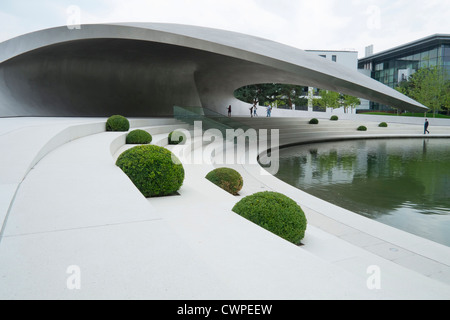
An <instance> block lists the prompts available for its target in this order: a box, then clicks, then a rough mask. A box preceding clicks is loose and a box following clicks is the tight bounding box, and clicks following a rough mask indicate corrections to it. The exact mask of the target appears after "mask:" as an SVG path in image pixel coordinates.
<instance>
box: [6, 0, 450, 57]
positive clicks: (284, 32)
mask: <svg viewBox="0 0 450 320" xmlns="http://www.w3.org/2000/svg"><path fill="white" fill-rule="evenodd" d="M73 22H81V24H86V23H106V22H166V23H180V24H190V25H198V26H204V27H211V28H219V29H224V30H230V31H237V32H242V33H246V34H250V35H254V36H259V37H263V38H267V39H270V40H273V41H277V42H281V43H284V44H287V45H291V46H294V47H297V48H300V49H304V50H308V49H316V50H344V49H345V50H347V49H351V50H356V51H358V52H359V56H360V57H363V56H364V53H365V47H366V46H368V45H371V44H373V45H374V51H375V52H379V51H383V50H386V49H389V48H392V47H395V46H398V45H401V44H404V43H407V42H410V41H413V40H416V39H420V38H423V37H426V36H429V35H432V34H435V33H446V34H450V0H127V1H123V0H39V1H36V0H0V42H2V41H5V40H8V39H10V38H12V37H15V36H18V35H21V34H24V33H28V32H32V31H37V30H41V29H45V28H50V27H57V26H65V25H67V24H68V23H69V24H72V23H73Z"/></svg>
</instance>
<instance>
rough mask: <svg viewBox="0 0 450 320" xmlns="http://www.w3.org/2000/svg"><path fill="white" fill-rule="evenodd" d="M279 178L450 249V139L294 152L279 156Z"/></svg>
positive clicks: (342, 145) (327, 146) (364, 142)
mask: <svg viewBox="0 0 450 320" xmlns="http://www.w3.org/2000/svg"><path fill="white" fill-rule="evenodd" d="M276 176H277V177H278V178H279V179H281V180H283V181H285V182H287V183H289V184H291V185H293V186H295V187H297V188H299V189H302V190H304V191H306V192H308V193H310V194H312V195H314V196H317V197H319V198H322V199H324V200H326V201H328V202H331V203H334V204H336V205H338V206H341V207H343V208H346V209H348V210H351V211H354V212H357V213H359V214H361V215H364V216H367V217H370V218H372V219H376V220H378V221H380V222H383V223H385V224H388V225H391V226H394V227H397V228H399V229H402V230H405V231H408V232H411V233H414V234H417V235H419V236H422V237H425V238H428V239H431V240H433V241H436V242H440V243H442V244H445V245H447V246H450V139H394V140H357V141H342V142H333V143H320V144H314V145H303V146H297V147H290V148H286V149H283V150H281V151H280V170H279V172H278V173H277V174H276Z"/></svg>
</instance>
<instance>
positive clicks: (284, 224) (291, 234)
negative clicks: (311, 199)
mask: <svg viewBox="0 0 450 320" xmlns="http://www.w3.org/2000/svg"><path fill="white" fill-rule="evenodd" d="M233 211H234V212H235V213H237V214H239V215H241V216H242V217H244V218H246V219H248V220H250V221H252V222H253V223H255V224H257V225H259V226H261V227H262V228H264V229H266V230H269V231H270V232H272V233H274V234H276V235H278V236H280V237H281V238H283V239H285V240H287V241H290V242H292V243H294V244H296V245H298V244H300V241H301V240H302V239H303V238H304V236H305V231H306V226H307V220H306V216H305V214H304V212H303V210H302V208H301V207H300V206H299V205H298V204H297V203H296V202H295V201H294V200H292V199H290V198H289V197H287V196H285V195H283V194H280V193H277V192H269V191H265V192H259V193H255V194H253V195H251V196H248V197H245V198H244V199H242V200H241V201H239V202H238V203H237V204H236V205H235V206H234V208H233Z"/></svg>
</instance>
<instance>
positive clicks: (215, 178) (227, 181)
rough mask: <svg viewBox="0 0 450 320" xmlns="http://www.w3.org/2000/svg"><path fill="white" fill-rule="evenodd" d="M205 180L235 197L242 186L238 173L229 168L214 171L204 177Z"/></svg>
mask: <svg viewBox="0 0 450 320" xmlns="http://www.w3.org/2000/svg"><path fill="white" fill-rule="evenodd" d="M206 179H208V180H209V181H211V182H212V183H214V184H215V185H217V186H219V187H220V188H222V189H223V190H225V191H227V192H229V193H231V194H232V195H237V194H238V192H239V191H241V189H242V187H243V185H244V180H243V179H242V176H241V175H240V173H239V172H237V171H236V170H234V169H231V168H218V169H215V170H213V171H211V172H210V173H208V174H207V175H206Z"/></svg>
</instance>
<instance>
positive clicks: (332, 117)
mask: <svg viewBox="0 0 450 320" xmlns="http://www.w3.org/2000/svg"><path fill="white" fill-rule="evenodd" d="M330 120H331V121H338V120H339V117H338V116H331V118H330Z"/></svg>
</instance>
